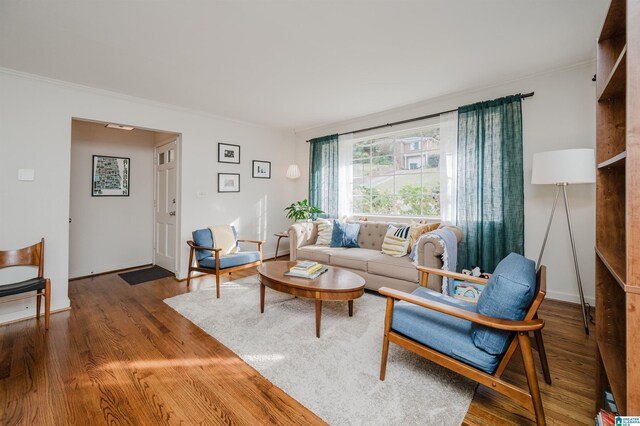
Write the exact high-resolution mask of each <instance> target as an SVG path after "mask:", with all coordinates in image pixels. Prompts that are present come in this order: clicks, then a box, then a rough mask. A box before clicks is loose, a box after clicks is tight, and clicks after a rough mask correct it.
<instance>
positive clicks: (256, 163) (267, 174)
mask: <svg viewBox="0 0 640 426" xmlns="http://www.w3.org/2000/svg"><path fill="white" fill-rule="evenodd" d="M251 177H254V178H257V179H271V161H260V160H253V174H252V175H251Z"/></svg>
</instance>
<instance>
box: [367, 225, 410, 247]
mask: <svg viewBox="0 0 640 426" xmlns="http://www.w3.org/2000/svg"><path fill="white" fill-rule="evenodd" d="M357 223H359V224H360V233H359V234H358V246H359V247H360V248H366V249H372V250H378V251H380V250H382V242H383V241H384V236H385V235H386V234H387V229H389V225H393V226H395V227H399V226H403V224H401V223H389V222H369V221H362V222H357ZM404 226H406V224H404Z"/></svg>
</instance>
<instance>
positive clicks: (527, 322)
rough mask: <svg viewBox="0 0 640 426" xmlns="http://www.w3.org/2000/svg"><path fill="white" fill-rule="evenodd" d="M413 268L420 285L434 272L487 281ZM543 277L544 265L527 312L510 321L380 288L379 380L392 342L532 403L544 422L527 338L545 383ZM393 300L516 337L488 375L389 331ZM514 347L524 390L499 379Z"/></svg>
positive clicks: (547, 374) (483, 281)
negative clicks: (384, 299)
mask: <svg viewBox="0 0 640 426" xmlns="http://www.w3.org/2000/svg"><path fill="white" fill-rule="evenodd" d="M417 269H418V271H420V284H421V285H422V286H423V287H426V283H427V280H428V274H437V275H440V276H446V277H450V278H454V279H459V280H465V281H469V282H473V283H477V284H486V283H487V281H488V280H486V279H482V278H476V277H470V276H468V275H463V274H458V273H455V272H447V271H442V270H439V269H434V268H427V267H421V266H419V267H417ZM546 277H547V272H546V267H545V266H541V267H540V269H539V271H538V274H537V284H536V294H535V297H534V299H533V302H532V304H531V307H530V308H529V310H528V311H527V313H526V315H525V317H524V319H523V320H522V321H510V320H504V319H500V318H493V317H489V316H485V315H481V314H477V313H473V312H469V311H466V310H464V309H461V308H456V307H453V306H449V305H446V304H443V303H439V302H435V301H432V300H428V299H424V298H422V297H418V296H414V295H412V294H409V293H404V292H401V291H398V290H393V289H390V288H387V287H382V288H381V289H380V290H378V291H379V292H380V293H381V294H383V295H385V296H387V307H386V317H385V324H384V339H383V343H382V361H381V365H380V380H384V378H385V372H386V367H387V355H388V352H389V342H393V343H395V344H397V345H400V346H402V347H404V348H406V349H408V350H410V351H412V352H414V353H416V354H418V355H420V356H423V357H425V358H427V359H429V360H431V361H433V362H435V363H437V364H439V365H441V366H443V367H445V368H448V369H449V370H452V371H455V372H456V373H458V374H462V375H463V376H465V377H468V378H470V379H472V380H474V381H476V382H478V383H481V384H483V385H485V386H487V387H489V388H492V389H494V390H496V391H497V392H500V393H501V394H503V395H505V396H507V397H509V398H512V399H514V400H516V401H517V402H519V403H520V404H521V405H523V406H527V405H528V404H532V406H533V411H534V413H535V415H536V422H537V424H538V425H545V424H546V422H545V418H544V410H543V408H542V398H541V396H540V388H539V386H538V378H537V376H536V369H535V364H534V360H533V353H532V351H531V340H530V338H529V332H530V331H533V333H534V336H535V340H536V346H537V349H538V352H539V355H540V361H541V363H542V370H543V372H544V379H545V382H546V383H548V384H551V374H550V372H549V364H548V363H547V355H546V352H545V349H544V343H543V341H542V333H541V330H542V328H543V327H544V321H543V320H541V319H539V318H538V315H537V312H538V308H539V307H540V305H541V303H542V300H543V299H544V296H545V294H546V280H547V278H546ZM396 300H404V301H406V302H409V303H413V304H415V305H418V306H422V307H425V308H428V309H433V310H435V311H438V312H441V313H443V314H446V315H451V316H454V317H457V318H461V319H465V320H468V321H471V322H474V323H476V324H481V325H484V326H487V327H491V328H495V329H498V330H509V331H513V332H516V333H517V338H514V339H513V340H512V341H511V344H510V345H509V347H508V348H507V351H506V352H505V353H504V355H503V356H502V360H501V361H500V363H499V364H498V367H497V369H496V371H495V373H493V374H488V373H486V372H484V371H482V370H479V369H477V368H475V367H472V366H470V365H468V364H465V363H464V362H461V361H458V360H456V359H454V358H450V357H449V356H448V355H445V354H442V353H440V352H438V351H436V350H434V349H431V348H429V347H427V346H425V345H422V344H420V343H418V342H416V341H414V340H412V339H409V338H408V337H405V336H403V335H402V334H400V333H396V332H395V331H393V330H392V329H391V322H392V320H393V307H394V303H395V301H396ZM517 346H520V353H521V354H522V360H523V363H524V370H525V375H526V377H527V383H528V385H529V389H528V391H527V390H525V389H521V388H519V387H517V386H515V385H513V384H511V383H508V382H505V381H504V380H502V379H501V378H500V377H501V376H502V373H504V370H505V368H506V367H507V365H508V364H509V361H510V360H511V357H512V356H513V354H514V352H515V350H516V347H517Z"/></svg>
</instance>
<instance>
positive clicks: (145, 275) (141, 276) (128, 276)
mask: <svg viewBox="0 0 640 426" xmlns="http://www.w3.org/2000/svg"><path fill="white" fill-rule="evenodd" d="M118 275H119V276H120V278H122V279H123V280H125V281H126V282H128V283H129V284H130V285H136V284H142V283H146V282H147V281H153V280H159V279H160V278H166V277H173V276H174V274H172V273H171V272H169V271H167V270H166V269H163V268H161V267H159V266H157V265H156V266H152V267H151V268H146V269H140V270H137V271H131V272H124V273H122V274H118Z"/></svg>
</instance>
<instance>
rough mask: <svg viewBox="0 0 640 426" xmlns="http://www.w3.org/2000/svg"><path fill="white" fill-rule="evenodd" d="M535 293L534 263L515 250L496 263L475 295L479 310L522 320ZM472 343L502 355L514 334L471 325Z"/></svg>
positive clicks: (488, 351) (492, 315)
mask: <svg viewBox="0 0 640 426" xmlns="http://www.w3.org/2000/svg"><path fill="white" fill-rule="evenodd" d="M535 292H536V264H535V263H534V261H533V260H531V259H527V258H526V257H524V256H521V255H519V254H517V253H511V254H509V255H508V256H507V257H505V258H504V259H502V260H501V261H500V263H498V266H496V269H495V271H494V272H493V275H491V278H489V281H488V282H487V285H486V286H485V289H484V290H483V291H482V293H481V294H480V297H479V298H478V305H477V306H478V313H479V314H482V315H487V316H490V317H494V318H502V319H507V320H517V321H519V320H522V319H524V316H525V315H526V313H527V310H528V309H529V306H530V305H531V302H532V301H533V297H534V296H535ZM472 331H473V332H472V336H473V344H474V345H476V347H477V348H480V349H482V350H483V351H485V352H487V353H490V354H491V355H502V354H503V353H504V352H505V351H506V350H507V347H508V346H509V344H510V343H511V338H512V337H513V333H511V332H508V331H505V330H495V329H492V328H489V327H485V326H483V325H479V324H475V323H474V324H473V326H472Z"/></svg>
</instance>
